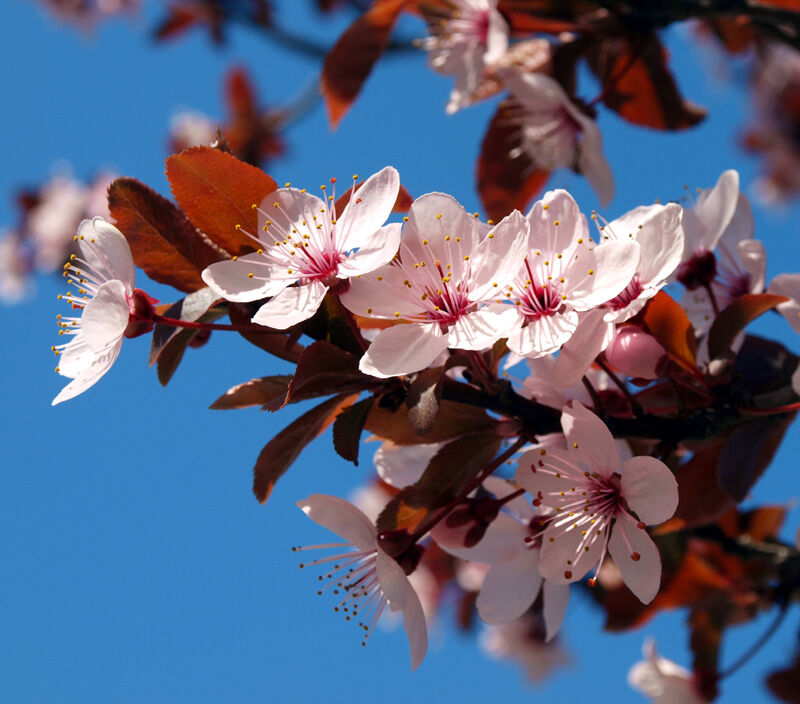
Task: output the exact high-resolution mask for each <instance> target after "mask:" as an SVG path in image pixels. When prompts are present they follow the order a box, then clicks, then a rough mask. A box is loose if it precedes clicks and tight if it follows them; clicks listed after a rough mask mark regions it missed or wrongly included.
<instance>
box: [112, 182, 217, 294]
mask: <svg viewBox="0 0 800 704" xmlns="http://www.w3.org/2000/svg"><path fill="white" fill-rule="evenodd" d="M108 209H109V211H110V213H111V217H112V218H114V221H115V222H116V224H117V227H118V228H119V229H120V231H121V232H122V234H124V235H125V238H126V239H127V240H128V244H130V246H131V253H132V254H133V260H134V261H135V262H136V266H138V267H139V268H141V269H143V270H144V271H145V273H146V274H147V275H148V276H149V277H150V278H151V279H153V280H154V281H158V282H159V283H162V284H168V285H169V286H174V287H175V288H177V289H178V290H179V291H185V292H189V291H197V290H198V289H201V288H203V287H204V286H205V282H204V281H203V279H202V278H200V272H202V271H203V269H205V268H206V267H207V266H208V265H209V264H213V263H214V262H218V261H220V260H221V259H224V258H225V254H224V253H223V252H220V251H219V250H218V249H217V248H216V247H215V246H214V245H213V244H212V243H211V242H210V241H209V240H208V239H207V238H206V237H204V236H203V235H202V234H201V233H199V232H198V231H197V229H196V228H195V227H194V225H192V223H191V222H190V221H189V220H188V218H187V217H186V216H185V215H184V214H183V213H182V212H181V211H180V210H179V209H178V208H177V207H175V205H174V204H172V203H170V202H169V201H168V200H167V199H166V198H164V197H163V196H160V195H159V194H158V193H156V192H155V191H154V190H152V189H151V188H148V187H147V186H145V185H144V184H143V183H140V182H139V181H137V180H136V179H133V178H118V179H117V180H116V181H114V182H113V183H112V184H111V185H110V186H109V188H108Z"/></svg>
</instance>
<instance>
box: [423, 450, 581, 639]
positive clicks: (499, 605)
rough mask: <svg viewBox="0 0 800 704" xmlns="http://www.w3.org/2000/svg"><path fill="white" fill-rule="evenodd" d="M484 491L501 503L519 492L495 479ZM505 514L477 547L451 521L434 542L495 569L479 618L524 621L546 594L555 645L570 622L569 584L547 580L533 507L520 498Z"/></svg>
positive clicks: (436, 533)
mask: <svg viewBox="0 0 800 704" xmlns="http://www.w3.org/2000/svg"><path fill="white" fill-rule="evenodd" d="M537 456H538V453H537ZM520 461H522V460H520ZM492 480H493V481H494V483H491V481H492ZM484 486H485V487H488V488H491V489H493V490H494V491H495V492H497V495H498V498H500V499H502V498H503V494H504V493H505V494H506V495H507V494H509V493H510V492H512V491H513V490H514V487H513V486H511V485H510V484H508V482H505V481H503V480H501V479H496V478H490V480H489V481H487V482H485V483H484ZM504 509H505V510H504V511H501V512H500V513H498V514H497V517H496V518H495V519H494V520H493V521H492V522H491V523H490V524H489V527H488V528H487V529H486V532H485V533H484V535H483V538H482V539H481V540H480V541H478V543H477V544H476V545H474V546H473V547H465V546H464V541H463V537H462V536H463V533H464V531H463V529H462V530H458V529H451V528H448V526H447V524H446V522H442V523H439V524H438V525H437V526H436V527H435V528H434V529H433V531H432V536H433V539H434V540H435V541H436V542H437V543H439V545H440V546H441V547H442V549H443V550H445V551H446V552H448V553H450V554H451V555H454V556H455V557H458V558H460V559H462V560H469V561H472V562H484V563H486V564H488V565H489V570H488V572H487V573H486V577H485V578H484V580H483V584H482V586H481V590H480V593H479V594H478V599H477V601H476V606H477V608H478V613H479V614H480V617H481V618H482V619H483V620H484V621H486V622H487V623H493V624H498V623H508V622H509V621H512V620H513V619H515V618H518V617H519V616H521V615H522V614H523V613H525V612H526V611H527V610H528V609H529V608H530V607H531V605H532V604H533V602H534V601H535V600H536V597H537V596H538V594H539V592H540V590H541V591H542V592H543V603H544V621H545V625H546V630H547V638H546V639H547V640H548V641H549V640H550V639H552V638H553V637H554V636H555V635H556V633H558V630H559V628H560V627H561V623H562V621H563V620H564V614H565V613H566V610H567V604H568V603H569V585H567V584H559V583H557V582H553V581H551V580H547V579H545V580H543V579H542V576H541V574H540V572H539V548H540V547H541V541H540V540H539V539H538V536H539V534H540V532H541V528H540V526H539V523H538V522H537V521H538V518H539V516H538V515H537V514H536V513H535V512H534V510H533V508H532V506H531V504H530V503H529V502H528V501H526V500H524V499H523V498H522V497H519V498H517V499H513V500H512V501H510V502H508V503H507V504H505V506H504ZM462 528H463V527H462ZM459 538H461V540H459Z"/></svg>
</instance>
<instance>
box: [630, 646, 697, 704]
mask: <svg viewBox="0 0 800 704" xmlns="http://www.w3.org/2000/svg"><path fill="white" fill-rule="evenodd" d="M642 654H643V655H644V657H645V659H644V660H642V661H640V662H637V663H636V664H635V665H634V666H633V667H632V668H631V669H630V671H629V672H628V684H629V685H630V686H631V687H633V688H634V689H635V690H638V691H639V692H641V693H642V694H644V695H645V696H646V697H649V698H650V699H651V701H652V703H653V704H704V702H706V701H707V700H706V699H705V697H702V696H701V695H700V693H699V692H698V691H697V688H696V687H695V686H694V683H693V681H692V673H691V672H689V671H688V670H686V669H685V668H683V667H681V666H680V665H677V664H676V663H674V662H672V660H667V658H664V657H661V656H660V655H659V654H658V653H657V652H656V644H655V641H654V640H653V639H652V638H648V639H647V640H646V641H645V643H644V646H643V648H642Z"/></svg>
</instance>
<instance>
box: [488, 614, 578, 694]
mask: <svg viewBox="0 0 800 704" xmlns="http://www.w3.org/2000/svg"><path fill="white" fill-rule="evenodd" d="M480 643H481V647H482V648H483V650H484V651H485V652H486V653H488V654H489V655H490V656H491V657H494V658H508V659H510V660H514V661H516V662H518V663H519V664H520V665H522V667H523V669H524V670H525V675H526V677H527V678H528V679H529V680H530V681H531V682H534V683H538V682H542V681H543V680H544V679H546V678H547V677H548V676H549V675H551V674H552V673H553V671H554V670H556V669H558V668H560V667H564V666H565V665H568V664H569V663H570V657H569V655H568V654H567V653H566V652H565V651H564V649H563V648H562V647H561V644H560V643H559V642H558V641H557V640H554V641H549V642H545V640H544V634H543V633H542V627H541V623H540V619H539V618H538V617H537V616H536V615H535V614H532V613H525V614H523V615H522V616H520V617H519V618H517V619H514V620H513V621H509V622H508V623H504V624H501V625H494V626H488V627H487V628H486V630H485V631H484V632H483V634H482V636H481V641H480Z"/></svg>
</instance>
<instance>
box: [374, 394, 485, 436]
mask: <svg viewBox="0 0 800 704" xmlns="http://www.w3.org/2000/svg"><path fill="white" fill-rule="evenodd" d="M496 425H497V421H496V420H494V419H493V418H490V417H489V416H488V415H486V412H485V411H484V410H483V409H481V408H476V407H475V406H468V405H466V404H464V403H456V402H454V401H442V402H441V403H440V404H439V413H438V415H437V416H436V420H435V421H434V423H433V427H432V428H431V429H430V431H429V432H428V433H426V434H425V435H424V436H422V435H419V433H417V431H416V430H414V426H413V425H411V421H410V420H409V419H408V408H407V406H406V405H405V404H403V405H401V406H400V408H397V409H395V410H389V409H387V408H381V406H380V404H376V405H374V406H373V407H372V411H370V414H369V417H368V418H367V422H366V423H365V424H364V427H365V428H366V429H367V430H369V431H370V432H371V433H375V435H377V436H378V437H380V438H382V439H384V440H391V441H392V442H393V443H395V444H396V445H416V444H419V443H433V442H444V441H445V440H451V439H453V438H456V437H458V436H459V435H465V434H467V433H476V432H482V431H486V430H490V429H492V428H493V427H495V426H496Z"/></svg>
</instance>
